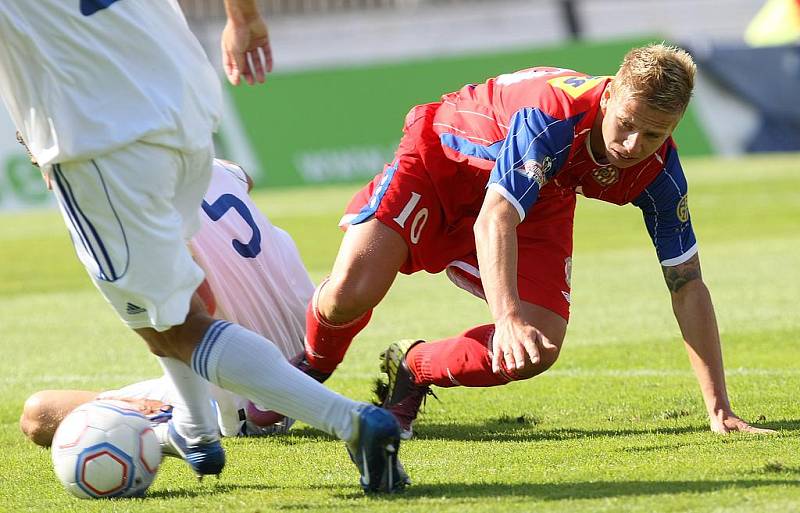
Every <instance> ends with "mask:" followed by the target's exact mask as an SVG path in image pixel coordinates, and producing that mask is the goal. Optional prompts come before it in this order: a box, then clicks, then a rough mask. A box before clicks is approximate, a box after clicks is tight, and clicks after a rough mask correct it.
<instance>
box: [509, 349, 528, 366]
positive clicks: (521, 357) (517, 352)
mask: <svg viewBox="0 0 800 513" xmlns="http://www.w3.org/2000/svg"><path fill="white" fill-rule="evenodd" d="M511 353H512V355H513V357H514V366H513V367H509V369H517V370H519V369H522V368H524V367H525V353H526V348H525V346H524V345H523V344H521V343H519V342H515V343H514V344H513V345H512V346H511Z"/></svg>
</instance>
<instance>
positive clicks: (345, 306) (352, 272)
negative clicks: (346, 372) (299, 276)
mask: <svg viewBox="0 0 800 513" xmlns="http://www.w3.org/2000/svg"><path fill="white" fill-rule="evenodd" d="M407 256H408V247H407V246H406V242H405V240H404V239H403V238H402V237H401V236H400V235H399V234H398V233H397V232H395V231H394V230H392V229H391V228H389V227H387V226H385V225H384V224H382V223H381V222H379V221H378V220H377V219H374V218H373V219H370V220H368V221H365V222H363V223H360V224H356V225H353V226H350V227H349V228H348V229H347V233H346V234H345V236H344V240H343V242H342V246H341V248H340V249H339V254H338V256H337V257H336V262H335V263H334V266H333V271H331V274H330V276H329V277H328V279H326V280H325V281H323V282H322V283H321V284H320V285H319V287H317V290H316V292H315V293H314V297H313V299H312V300H311V303H310V304H309V308H308V311H307V313H306V351H305V360H304V361H303V362H301V364H302V365H307V366H308V367H309V368H310V369H311V370H316V371H318V372H321V373H323V374H327V375H330V373H332V372H333V371H334V370H335V369H336V366H337V365H339V363H341V361H342V359H343V358H344V355H345V353H346V352H347V349H348V348H349V347H350V343H351V342H352V341H353V338H355V336H356V335H357V334H358V333H359V332H360V331H361V330H362V329H364V327H365V326H366V325H367V323H368V322H369V317H370V315H371V312H372V308H373V307H375V305H377V304H378V303H379V302H380V301H381V300H382V299H383V297H384V296H385V295H386V293H387V292H388V290H389V287H391V285H392V283H393V282H394V279H395V277H396V276H397V273H398V272H399V269H400V266H402V265H403V263H404V262H405V260H406V258H407Z"/></svg>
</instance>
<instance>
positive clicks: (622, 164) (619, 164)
mask: <svg viewBox="0 0 800 513" xmlns="http://www.w3.org/2000/svg"><path fill="white" fill-rule="evenodd" d="M609 160H612V162H611V164H613V165H614V167H616V168H619V169H625V168H626V167H633V166H635V165H636V164H638V163H639V162H641V161H642V160H644V159H641V158H632V159H626V158H615V159H609Z"/></svg>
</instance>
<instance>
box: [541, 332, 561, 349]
mask: <svg viewBox="0 0 800 513" xmlns="http://www.w3.org/2000/svg"><path fill="white" fill-rule="evenodd" d="M538 338H539V343H540V344H541V346H542V349H544V350H547V351H553V350H557V349H558V346H557V345H555V344H553V343H552V342H550V339H549V338H547V337H545V336H544V333H542V332H541V331H540V332H539V337H538Z"/></svg>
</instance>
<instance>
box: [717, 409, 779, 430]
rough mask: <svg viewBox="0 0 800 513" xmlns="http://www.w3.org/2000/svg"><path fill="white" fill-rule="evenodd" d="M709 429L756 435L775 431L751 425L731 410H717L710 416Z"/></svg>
mask: <svg viewBox="0 0 800 513" xmlns="http://www.w3.org/2000/svg"><path fill="white" fill-rule="evenodd" d="M711 431H713V432H714V433H719V434H722V435H727V434H728V433H731V432H733V431H738V432H740V433H752V434H756V435H765V434H773V433H777V431H775V430H774V429H766V428H758V427H755V426H751V425H750V424H748V423H747V422H745V421H743V420H742V419H740V418H739V417H737V416H736V414H735V413H733V412H732V411H724V410H719V411H717V413H716V414H715V415H714V416H712V417H711Z"/></svg>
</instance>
